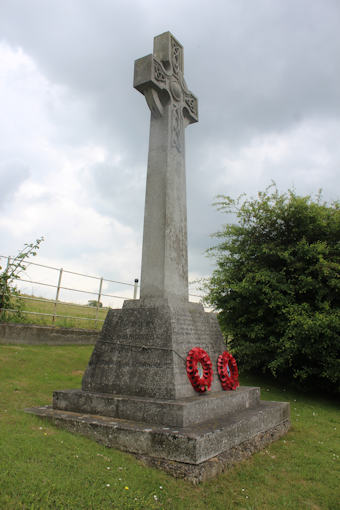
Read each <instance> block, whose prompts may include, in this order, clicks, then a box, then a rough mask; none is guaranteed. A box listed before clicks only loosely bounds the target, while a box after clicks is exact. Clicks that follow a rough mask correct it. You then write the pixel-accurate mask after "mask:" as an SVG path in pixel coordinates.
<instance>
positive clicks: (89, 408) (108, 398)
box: [53, 387, 260, 427]
mask: <svg viewBox="0 0 340 510" xmlns="http://www.w3.org/2000/svg"><path fill="white" fill-rule="evenodd" d="M259 401H260V388H248V387H240V388H238V389H237V390H236V391H218V392H213V393H210V392H209V393H207V394H201V395H197V396H193V397H187V398H183V399H177V400H160V399H152V398H150V397H149V398H145V397H131V396H128V395H110V394H108V393H90V392H88V391H81V390H65V391H55V392H54V393H53V408H54V409H59V410H61V411H76V412H81V413H87V414H99V415H101V416H111V417H112V418H120V419H123V420H132V421H142V422H145V423H153V424H157V425H168V426H173V427H186V426H188V425H193V424H196V423H201V422H204V421H208V420H213V419H216V418H221V417H222V416H228V415H231V414H233V413H237V412H239V411H242V410H243V409H248V408H250V407H255V406H256V405H258V403H259Z"/></svg>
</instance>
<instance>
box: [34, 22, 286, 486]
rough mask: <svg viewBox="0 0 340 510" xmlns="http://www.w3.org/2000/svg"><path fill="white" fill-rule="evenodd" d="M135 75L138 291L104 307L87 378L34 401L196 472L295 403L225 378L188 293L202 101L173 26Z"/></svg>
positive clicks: (215, 463) (234, 453) (281, 417)
mask: <svg viewBox="0 0 340 510" xmlns="http://www.w3.org/2000/svg"><path fill="white" fill-rule="evenodd" d="M134 87H135V88H136V89H137V90H138V91H139V92H140V93H142V94H143V95H144V97H145V99H146V102H147V105H148V107H149V109H150V111H151V120H150V138H149V156H148V167H147V185H146V197H145V212H144V233H143V251H142V271H141V288H140V299H136V300H126V301H125V302H124V305H123V307H122V309H119V310H110V311H109V312H108V315H107V318H106V321H105V323H104V326H103V329H102V332H101V335H100V338H99V339H98V341H97V343H96V345H95V347H94V350H93V353H92V356H91V358H90V360H89V363H88V366H87V369H86V371H85V373H84V377H83V380H82V388H81V389H69V390H62V389H58V390H56V391H55V392H54V394H53V404H52V406H45V407H39V408H34V409H31V410H29V412H33V413H35V414H37V415H39V416H42V417H45V418H48V419H50V420H52V421H53V422H54V423H55V424H56V425H58V426H61V427H63V428H66V429H68V430H70V431H72V432H76V433H80V434H83V435H86V436H88V437H90V438H92V439H94V440H96V441H98V442H101V443H103V444H105V445H106V446H108V447H112V448H118V449H121V450H124V451H127V452H130V453H133V454H134V455H136V456H137V457H138V458H140V459H142V460H143V461H144V462H146V463H147V464H149V465H153V466H156V467H159V468H160V469H164V470H165V471H167V472H169V473H171V474H173V475H174V476H178V477H184V478H186V479H188V480H191V481H193V482H194V483H197V482H200V481H203V480H205V479H207V478H209V477H212V476H215V475H216V474H218V473H220V472H222V471H223V470H224V469H226V468H228V467H229V466H231V465H232V464H233V463H235V462H236V461H238V460H241V459H243V458H245V457H246V456H248V455H250V454H252V453H253V452H255V451H257V450H259V449H261V448H263V447H264V446H266V445H267V444H268V443H270V442H271V441H274V440H275V439H277V438H279V437H280V436H282V435H283V434H284V433H285V432H286V431H287V430H288V428H289V426H290V414H289V404H288V403H287V402H264V401H261V400H260V388H257V387H242V386H238V387H237V384H235V385H234V386H230V385H229V387H228V385H227V384H226V383H225V380H226V379H230V377H229V376H230V370H231V369H232V368H233V367H232V365H230V364H229V365H228V358H226V357H225V356H226V345H225V342H224V339H223V336H222V333H221V331H220V328H219V325H218V321H217V318H216V315H215V314H214V313H208V312H205V311H204V308H203V306H202V304H198V303H191V302H189V296H188V254H187V252H188V250H187V217H186V215H187V211H186V175H185V136H184V134H185V128H186V127H187V126H188V125H189V124H192V123H195V122H197V121H198V102H197V98H196V97H195V95H194V94H193V93H192V92H190V90H189V89H188V87H187V85H186V82H185V80H184V55H183V47H182V45H181V44H180V43H179V42H178V41H177V40H176V39H175V37H173V35H172V34H171V33H170V32H165V33H164V34H161V35H159V36H157V37H155V38H154V48H153V54H150V55H147V56H145V57H143V58H140V59H138V60H136V62H135V69H134ZM223 356H224V357H223ZM231 359H232V360H233V358H232V357H231ZM224 360H226V362H225V363H224ZM223 364H224V365H223ZM223 370H224V372H223ZM223 373H224V374H225V377H224V376H223Z"/></svg>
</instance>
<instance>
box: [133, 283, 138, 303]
mask: <svg viewBox="0 0 340 510" xmlns="http://www.w3.org/2000/svg"><path fill="white" fill-rule="evenodd" d="M137 290H138V278H135V285H134V287H133V299H137Z"/></svg>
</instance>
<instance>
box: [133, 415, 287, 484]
mask: <svg viewBox="0 0 340 510" xmlns="http://www.w3.org/2000/svg"><path fill="white" fill-rule="evenodd" d="M289 427H290V421H289V420H288V419H287V420H285V421H283V422H281V423H280V424H279V425H276V426H275V427H272V428H270V429H268V430H266V431H264V432H258V433H257V434H256V435H255V436H253V437H252V438H251V439H248V440H246V441H243V443H240V444H239V445H237V446H233V447H232V448H230V449H229V450H226V451H225V452H222V453H220V454H219V455H216V456H215V457H211V458H210V459H208V460H206V461H204V462H202V463H201V464H188V463H185V462H176V461H174V460H165V459H160V458H158V459H157V458H155V457H148V456H147V455H140V454H135V456H136V457H137V458H138V459H140V460H141V461H142V462H143V463H144V464H146V465H147V466H151V467H155V468H158V469H162V470H163V471H165V472H166V473H168V474H170V475H172V476H174V477H175V478H185V479H186V480H187V481H189V482H191V483H193V484H194V485H197V484H199V483H201V482H205V481H207V480H209V479H210V478H214V477H216V476H218V475H220V474H221V473H223V472H224V471H227V470H229V469H230V468H232V467H233V466H234V465H235V464H237V463H239V462H242V461H243V460H245V459H247V458H248V457H250V456H251V455H252V454H254V453H256V452H258V451H259V450H262V449H263V448H265V447H266V446H268V445H269V444H270V443H272V442H273V441H277V440H278V439H279V438H280V437H282V436H283V435H285V434H286V433H287V432H288V430H289Z"/></svg>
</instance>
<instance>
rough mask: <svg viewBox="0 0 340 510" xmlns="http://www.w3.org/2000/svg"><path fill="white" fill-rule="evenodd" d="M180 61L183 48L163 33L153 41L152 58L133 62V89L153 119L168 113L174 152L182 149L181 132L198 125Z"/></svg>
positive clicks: (150, 56)
mask: <svg viewBox="0 0 340 510" xmlns="http://www.w3.org/2000/svg"><path fill="white" fill-rule="evenodd" d="M183 61H184V58H183V46H182V45H181V44H180V43H179V42H178V41H177V40H176V39H175V38H174V36H173V35H172V34H171V33H170V32H165V33H164V34H161V35H159V36H157V37H155V39H154V50H153V55H147V56H146V57H143V58H140V59H138V60H136V62H135V74H134V87H135V88H136V89H137V90H139V92H141V93H142V94H143V95H144V96H145V99H146V101H147V103H148V106H149V108H150V110H151V114H152V115H153V116H154V117H155V118H158V117H161V116H163V115H164V109H165V108H170V109H171V112H170V115H171V133H172V136H171V143H172V146H173V147H176V149H177V150H178V152H181V151H182V149H183V147H182V144H183V129H184V128H185V127H186V126H187V125H188V124H192V123H194V122H197V121H198V104H197V98H196V97H195V96H194V94H193V93H192V92H190V90H189V89H188V87H187V85H186V83H185V80H184V76H183V72H184V65H183V64H184V62H183Z"/></svg>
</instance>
